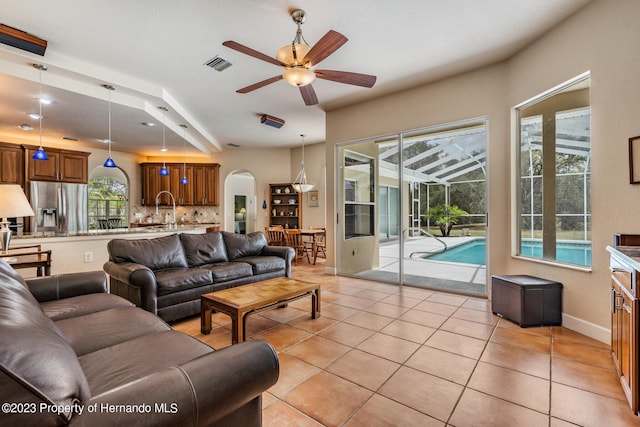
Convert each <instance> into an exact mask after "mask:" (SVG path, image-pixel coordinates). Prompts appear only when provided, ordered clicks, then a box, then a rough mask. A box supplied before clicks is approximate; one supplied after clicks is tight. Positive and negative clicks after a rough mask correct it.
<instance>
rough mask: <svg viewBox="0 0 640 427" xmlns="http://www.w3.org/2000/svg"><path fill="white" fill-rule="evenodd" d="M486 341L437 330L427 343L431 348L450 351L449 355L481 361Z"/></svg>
mask: <svg viewBox="0 0 640 427" xmlns="http://www.w3.org/2000/svg"><path fill="white" fill-rule="evenodd" d="M485 344H486V341H484V340H479V339H477V338H471V337H466V336H464V335H460V334H454V333H451V332H447V331H442V330H437V331H436V332H434V334H433V335H431V338H429V339H428V340H427V342H425V345H428V346H429V347H434V348H438V349H440V350H444V351H448V352H449V353H455V354H459V355H461V356H465V357H470V358H472V359H479V358H480V355H481V354H482V350H483V349H484V346H485Z"/></svg>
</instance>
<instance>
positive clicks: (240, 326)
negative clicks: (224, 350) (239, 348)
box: [229, 311, 244, 344]
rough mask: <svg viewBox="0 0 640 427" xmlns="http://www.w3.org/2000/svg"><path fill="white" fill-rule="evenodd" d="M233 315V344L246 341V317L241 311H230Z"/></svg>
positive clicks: (230, 314)
mask: <svg viewBox="0 0 640 427" xmlns="http://www.w3.org/2000/svg"><path fill="white" fill-rule="evenodd" d="M229 316H230V317H231V344H237V343H239V342H242V341H244V318H243V315H242V313H241V312H239V311H234V312H233V313H229Z"/></svg>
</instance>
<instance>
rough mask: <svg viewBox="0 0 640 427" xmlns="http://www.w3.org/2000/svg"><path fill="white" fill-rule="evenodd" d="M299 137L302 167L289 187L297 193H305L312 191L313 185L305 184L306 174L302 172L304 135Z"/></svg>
mask: <svg viewBox="0 0 640 427" xmlns="http://www.w3.org/2000/svg"><path fill="white" fill-rule="evenodd" d="M300 137H301V138H302V167H301V168H300V172H298V175H297V176H296V179H295V180H294V181H293V184H292V185H291V186H292V187H293V189H294V190H295V191H296V192H297V193H306V192H308V191H311V190H313V188H314V187H315V184H309V183H308V182H307V173H306V172H305V171H304V135H300Z"/></svg>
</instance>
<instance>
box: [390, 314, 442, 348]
mask: <svg viewBox="0 0 640 427" xmlns="http://www.w3.org/2000/svg"><path fill="white" fill-rule="evenodd" d="M435 331H436V330H435V329H434V328H430V327H428V326H422V325H418V324H416V323H411V322H405V321H404V320H394V321H393V322H391V323H389V324H388V325H387V326H385V327H384V328H382V329H381V330H380V332H382V333H383V334H387V335H392V336H394V337H398V338H402V339H405V340H409V341H413V342H415V343H418V344H423V343H424V342H425V341H426V340H427V339H428V338H429V337H430V336H431V335H433V333H434V332H435Z"/></svg>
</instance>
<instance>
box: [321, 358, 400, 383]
mask: <svg viewBox="0 0 640 427" xmlns="http://www.w3.org/2000/svg"><path fill="white" fill-rule="evenodd" d="M399 367H400V364H398V363H395V362H392V361H390V360H387V359H383V358H382V357H378V356H375V355H373V354H370V353H366V352H364V351H360V350H355V349H354V350H351V351H349V352H348V353H347V354H345V355H344V356H342V357H341V358H339V359H338V360H336V361H335V362H333V363H332V364H331V365H329V366H328V367H327V371H329V372H331V373H332V374H335V375H337V376H339V377H341V378H344V379H346V380H349V381H351V382H354V383H356V384H358V385H361V386H362V387H366V388H368V389H369V390H372V391H376V390H377V389H378V388H380V386H381V385H382V384H383V383H384V382H385V381H386V380H387V379H388V378H389V377H390V376H391V375H393V373H394V372H395V371H397V370H398V368H399Z"/></svg>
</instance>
